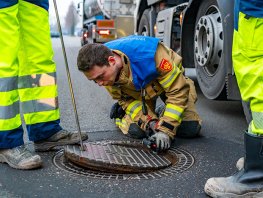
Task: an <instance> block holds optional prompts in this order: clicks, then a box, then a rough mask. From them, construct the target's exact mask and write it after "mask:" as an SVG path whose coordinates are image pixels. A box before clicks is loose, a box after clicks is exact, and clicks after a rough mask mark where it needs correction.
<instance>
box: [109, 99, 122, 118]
mask: <svg viewBox="0 0 263 198" xmlns="http://www.w3.org/2000/svg"><path fill="white" fill-rule="evenodd" d="M124 115H125V111H124V110H123V109H122V107H121V106H120V105H119V103H118V102H116V103H115V104H114V105H112V107H111V111H110V118H111V119H113V118H120V119H122V118H123V117H124Z"/></svg>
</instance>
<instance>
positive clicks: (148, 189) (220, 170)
mask: <svg viewBox="0 0 263 198" xmlns="http://www.w3.org/2000/svg"><path fill="white" fill-rule="evenodd" d="M64 40H65V46H66V51H67V56H68V57H67V59H68V62H69V67H70V72H71V78H72V82H73V88H74V93H75V99H76V102H77V109H78V115H79V121H80V126H81V130H82V131H87V132H89V141H101V140H128V138H126V137H125V136H124V135H122V134H121V132H120V131H119V130H118V129H117V128H116V126H115V125H114V122H113V120H110V118H109V110H110V108H111V105H112V104H113V103H114V101H113V100H112V99H111V98H110V96H109V95H108V93H107V92H106V91H105V90H104V89H103V88H101V87H98V86H97V85H95V83H93V82H89V81H88V80H87V79H86V78H85V77H84V75H83V74H82V73H80V72H79V71H78V70H77V66H76V57H77V53H78V50H79V49H80V40H79V38H76V37H73V38H72V37H64ZM52 41H53V48H54V51H55V54H54V59H55V62H56V63H57V75H58V86H59V105H60V110H61V125H62V126H63V127H64V128H65V129H67V130H74V131H76V130H77V127H76V124H75V118H74V112H73V108H72V103H71V99H70V92H69V88H68V87H69V86H68V82H67V76H66V72H65V71H66V70H65V63H64V59H63V55H62V49H61V44H60V40H59V39H56V38H55V39H53V40H52ZM186 74H187V75H189V76H190V77H191V78H193V79H194V80H195V75H194V72H193V71H191V70H187V72H186ZM195 83H196V88H197V91H198V98H199V99H198V102H197V109H198V112H199V114H200V116H201V117H202V120H203V125H202V131H201V134H202V136H201V137H199V138H196V139H179V138H177V139H176V140H175V141H174V143H173V147H178V148H180V149H183V150H185V151H187V152H188V153H190V154H191V155H192V156H193V157H194V164H193V166H192V167H190V168H189V169H188V170H186V171H183V172H180V173H171V174H168V175H164V176H161V177H156V178H152V179H149V178H148V179H138V178H136V177H135V178H133V177H130V178H126V179H114V177H113V179H110V178H108V179H102V178H101V177H100V176H99V175H98V177H97V178H96V175H95V176H94V177H91V176H89V177H87V176H81V175H76V174H73V173H70V172H67V171H65V170H62V169H60V168H58V167H56V166H55V165H54V164H53V161H52V159H53V156H54V155H55V151H54V152H53V151H52V152H47V153H40V155H41V157H42V158H43V160H44V166H43V167H42V169H37V170H30V171H21V170H15V169H12V168H10V167H9V166H8V165H6V164H0V175H1V177H0V197H26V198H27V197H45V198H46V197H92V198H93V197H99V198H103V197H105V198H106V197H116V198H117V197H118V198H120V197H127V198H128V197H131V198H132V197H136V198H138V197H144V198H147V197H151V198H152V197H165V198H166V197H179V198H181V197H182V198H184V197H189V198H198V197H206V195H205V193H204V190H203V187H204V184H205V182H206V180H207V179H208V178H210V177H213V176H228V175H230V174H232V173H234V172H236V168H235V163H236V161H237V160H238V159H239V158H240V157H242V156H243V155H244V149H243V132H244V130H245V129H246V127H247V124H246V121H245V117H244V115H243V110H242V106H241V104H240V102H238V101H211V100H208V99H206V98H205V97H204V96H203V95H202V93H201V92H200V90H199V88H198V85H197V82H196V81H195Z"/></svg>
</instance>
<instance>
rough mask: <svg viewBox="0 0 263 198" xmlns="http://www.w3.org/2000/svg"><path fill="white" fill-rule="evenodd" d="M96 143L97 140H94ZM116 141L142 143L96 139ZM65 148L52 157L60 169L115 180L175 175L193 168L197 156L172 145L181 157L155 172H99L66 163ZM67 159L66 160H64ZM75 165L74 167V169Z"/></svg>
mask: <svg viewBox="0 0 263 198" xmlns="http://www.w3.org/2000/svg"><path fill="white" fill-rule="evenodd" d="M93 142H94V143H95V141H93ZM98 142H100V143H114V144H122V143H126V144H131V143H136V144H137V143H140V141H118V140H117V141H114V140H102V141H96V143H98ZM63 152H64V149H61V150H59V151H57V152H56V153H55V154H54V156H53V157H52V162H53V164H54V165H55V166H56V167H57V168H58V169H60V170H63V171H66V172H68V173H70V174H72V175H77V176H82V177H86V178H87V177H88V178H94V179H115V180H129V179H138V180H139V179H145V180H147V179H157V178H162V177H169V176H170V175H173V174H175V173H181V172H184V171H186V170H188V169H189V168H191V167H192V166H193V164H194V162H195V158H194V157H193V156H192V155H191V154H190V153H189V152H188V151H187V150H184V149H181V148H179V147H175V146H171V148H170V149H169V152H171V153H173V154H175V155H177V157H178V158H179V159H180V160H179V162H178V163H176V164H175V165H172V166H170V167H167V168H164V169H160V170H156V171H153V172H145V173H133V174H126V173H121V174H118V173H106V172H98V171H94V170H88V169H84V168H82V167H79V166H76V165H75V164H73V163H68V164H71V167H69V166H67V165H66V164H65V163H63V159H61V158H65V157H64V156H63ZM64 161H65V160H64ZM73 167H74V169H73Z"/></svg>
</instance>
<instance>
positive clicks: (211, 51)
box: [194, 6, 223, 76]
mask: <svg viewBox="0 0 263 198" xmlns="http://www.w3.org/2000/svg"><path fill="white" fill-rule="evenodd" d="M222 51H223V26H222V20H221V14H220V12H219V10H218V8H216V7H215V6H211V7H209V8H208V10H207V12H206V14H205V15H204V16H202V17H200V19H199V20H198V23H197V24H196V27H195V37H194V53H195V59H196V61H197V63H198V64H199V65H200V66H201V67H204V69H205V71H206V72H207V74H208V75H209V76H213V75H214V74H215V73H216V71H217V69H218V65H219V62H220V59H221V56H222Z"/></svg>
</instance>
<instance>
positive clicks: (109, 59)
mask: <svg viewBox="0 0 263 198" xmlns="http://www.w3.org/2000/svg"><path fill="white" fill-rule="evenodd" d="M108 61H109V63H113V64H114V63H115V62H116V60H115V58H114V56H109V57H108Z"/></svg>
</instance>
